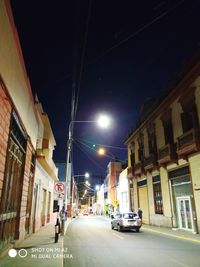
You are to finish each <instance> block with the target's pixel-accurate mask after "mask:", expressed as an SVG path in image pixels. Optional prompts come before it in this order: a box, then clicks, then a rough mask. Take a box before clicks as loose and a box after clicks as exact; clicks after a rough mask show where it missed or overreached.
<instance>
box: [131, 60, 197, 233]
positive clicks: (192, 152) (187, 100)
mask: <svg viewBox="0 0 200 267" xmlns="http://www.w3.org/2000/svg"><path fill="white" fill-rule="evenodd" d="M199 126H200V62H199V55H198V56H197V57H195V58H194V59H193V60H192V61H191V63H190V65H188V67H187V69H186V70H185V72H184V73H182V74H181V75H180V76H179V79H178V80H177V81H176V83H175V84H174V86H173V87H172V88H170V90H169V91H168V93H167V94H166V95H165V97H164V98H162V99H161V100H160V101H159V103H157V105H156V106H154V108H152V109H151V110H150V111H149V112H148V113H147V114H146V116H145V118H143V119H141V120H140V123H138V125H137V127H136V128H135V130H134V131H133V132H132V133H131V134H130V135H129V137H127V139H126V144H127V146H128V177H129V179H130V183H131V185H132V186H131V187H132V207H133V208H134V210H137V209H138V208H139V207H140V208H141V209H142V210H143V222H144V223H146V224H152V225H158V226H166V227H173V228H180V229H184V230H187V231H191V232H194V233H196V232H199V231H200V132H199V129H200V127H199Z"/></svg>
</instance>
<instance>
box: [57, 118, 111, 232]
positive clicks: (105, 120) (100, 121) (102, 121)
mask: <svg viewBox="0 0 200 267" xmlns="http://www.w3.org/2000/svg"><path fill="white" fill-rule="evenodd" d="M74 123H97V124H98V125H99V127H101V128H107V127H108V126H109V124H110V118H109V117H108V116H107V115H105V114H102V115H100V116H99V118H98V119H97V120H94V121H71V122H70V123H69V129H68V130H69V132H68V140H67V156H66V176H65V194H64V205H63V208H64V209H66V208H67V207H66V206H67V178H68V176H70V179H71V172H69V160H70V154H71V147H72V132H73V124H74ZM71 194H72V183H71V181H70V196H72V195H71ZM71 201H72V198H70V211H69V215H70V216H71ZM67 211H68V208H67ZM64 222H65V220H62V224H63V225H62V235H64V233H65V224H64Z"/></svg>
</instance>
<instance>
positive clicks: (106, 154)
mask: <svg viewBox="0 0 200 267" xmlns="http://www.w3.org/2000/svg"><path fill="white" fill-rule="evenodd" d="M97 153H98V154H99V155H100V156H106V157H109V158H112V159H116V157H115V155H114V154H112V153H111V152H109V153H106V149H105V148H104V147H100V148H99V149H98V150H97Z"/></svg>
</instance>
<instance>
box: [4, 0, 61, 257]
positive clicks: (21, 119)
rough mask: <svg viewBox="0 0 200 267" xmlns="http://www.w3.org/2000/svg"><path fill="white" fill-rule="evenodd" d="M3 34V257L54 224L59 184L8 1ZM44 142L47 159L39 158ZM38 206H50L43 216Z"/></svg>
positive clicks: (52, 144) (50, 139)
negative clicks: (55, 185)
mask: <svg viewBox="0 0 200 267" xmlns="http://www.w3.org/2000/svg"><path fill="white" fill-rule="evenodd" d="M0 33H1V41H0V59H1V60H0V252H1V251H3V250H4V249H6V248H7V247H9V246H10V245H11V243H12V244H13V243H14V242H16V241H17V240H23V239H24V238H25V237H26V236H28V235H29V234H31V233H32V232H34V231H35V230H37V227H38V226H37V225H39V223H38V220H40V222H41V221H42V220H43V224H44V225H45V223H46V222H48V221H50V220H51V217H52V203H53V199H52V192H53V184H52V179H54V180H55V179H57V178H56V169H55V167H54V164H53V161H52V150H53V148H54V146H55V144H54V142H55V140H54V139H52V138H49V137H48V131H49V126H48V121H47V118H46V121H45V119H44V121H43V120H42V119H41V116H39V114H38V110H37V107H36V106H37V105H35V100H34V98H33V95H32V90H31V86H30V83H29V78H28V76H27V72H26V68H25V65H24V60H23V56H22V51H21V47H20V42H19V39H18V34H17V30H16V27H15V24H14V20H13V16H12V11H11V7H10V4H9V1H8V0H2V1H0ZM42 116H43V115H42ZM44 116H45V115H44ZM41 133H42V135H41ZM41 138H42V149H44V148H45V149H46V150H45V159H42V158H39V157H38V156H39V154H38V152H39V146H40V145H41ZM49 146H51V148H50V147H49ZM46 159H47V162H45V160H46ZM52 169H53V172H52V173H53V174H52V173H51V174H50V172H51V170H52ZM47 176H48V177H47ZM49 177H50V178H51V179H50V178H49ZM39 180H40V181H39ZM40 185H41V190H39V186H40ZM42 190H46V196H45V193H44V191H42ZM41 192H43V199H42V198H40V200H39V199H38V198H39V197H41ZM45 197H46V201H45ZM41 202H42V203H43V205H42V204H41ZM44 203H45V204H44ZM38 205H42V206H43V207H44V205H46V208H45V209H43V211H44V213H42V212H41V210H42V208H41V209H40V208H38V207H39V206H38ZM37 212H38V215H37ZM42 214H43V215H44V216H42ZM41 224H42V222H41ZM38 228H39V227H38Z"/></svg>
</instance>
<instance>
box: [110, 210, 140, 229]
mask: <svg viewBox="0 0 200 267" xmlns="http://www.w3.org/2000/svg"><path fill="white" fill-rule="evenodd" d="M141 226H142V223H141V219H140V218H139V216H138V214H137V213H136V212H124V213H118V214H115V215H112V216H111V228H112V229H117V230H118V231H122V230H135V231H136V232H139V231H140V227H141Z"/></svg>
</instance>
